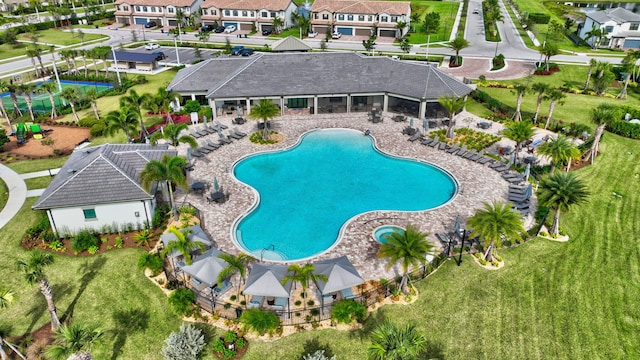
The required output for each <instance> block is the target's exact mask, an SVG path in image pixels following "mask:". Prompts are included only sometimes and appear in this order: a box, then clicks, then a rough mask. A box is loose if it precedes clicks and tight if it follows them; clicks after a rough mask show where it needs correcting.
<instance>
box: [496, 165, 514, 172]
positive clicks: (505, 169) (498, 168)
mask: <svg viewBox="0 0 640 360" xmlns="http://www.w3.org/2000/svg"><path fill="white" fill-rule="evenodd" d="M493 170H495V171H497V172H501V173H503V172H505V171H509V170H511V166H509V165H503V166H499V167H494V168H493Z"/></svg>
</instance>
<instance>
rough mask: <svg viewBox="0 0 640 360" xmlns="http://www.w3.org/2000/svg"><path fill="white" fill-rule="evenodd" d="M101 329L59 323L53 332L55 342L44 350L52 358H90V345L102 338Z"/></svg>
mask: <svg viewBox="0 0 640 360" xmlns="http://www.w3.org/2000/svg"><path fill="white" fill-rule="evenodd" d="M102 335H103V332H102V329H100V328H99V327H97V326H89V325H84V324H71V325H60V329H58V330H56V331H55V332H54V338H55V342H54V344H53V345H51V346H49V348H48V349H47V351H46V354H47V358H49V359H52V360H64V359H83V360H91V359H92V357H91V346H92V345H94V344H95V343H97V342H98V341H100V340H101V339H102Z"/></svg>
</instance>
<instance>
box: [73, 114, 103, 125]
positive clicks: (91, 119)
mask: <svg viewBox="0 0 640 360" xmlns="http://www.w3.org/2000/svg"><path fill="white" fill-rule="evenodd" d="M102 122H103V121H101V120H98V119H96V118H95V117H93V116H90V117H86V118H83V119H80V121H78V126H82V127H92V126H93V125H95V124H98V123H102Z"/></svg>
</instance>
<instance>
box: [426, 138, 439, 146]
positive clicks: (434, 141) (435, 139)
mask: <svg viewBox="0 0 640 360" xmlns="http://www.w3.org/2000/svg"><path fill="white" fill-rule="evenodd" d="M439 142H440V136H436V137H434V138H433V141H431V143H430V144H428V146H429V147H432V148H434V147H436V146H437V145H438V143H439Z"/></svg>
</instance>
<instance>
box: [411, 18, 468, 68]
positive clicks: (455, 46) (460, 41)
mask: <svg viewBox="0 0 640 360" xmlns="http://www.w3.org/2000/svg"><path fill="white" fill-rule="evenodd" d="M405 26H406V24H405ZM449 46H450V47H451V49H452V50H453V51H455V52H456V59H455V61H454V64H455V65H456V66H457V65H459V64H458V58H459V57H460V50H462V49H464V48H467V47H469V42H468V41H467V39H465V38H463V37H462V36H458V37H456V38H455V39H453V41H452V42H450V43H449Z"/></svg>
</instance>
